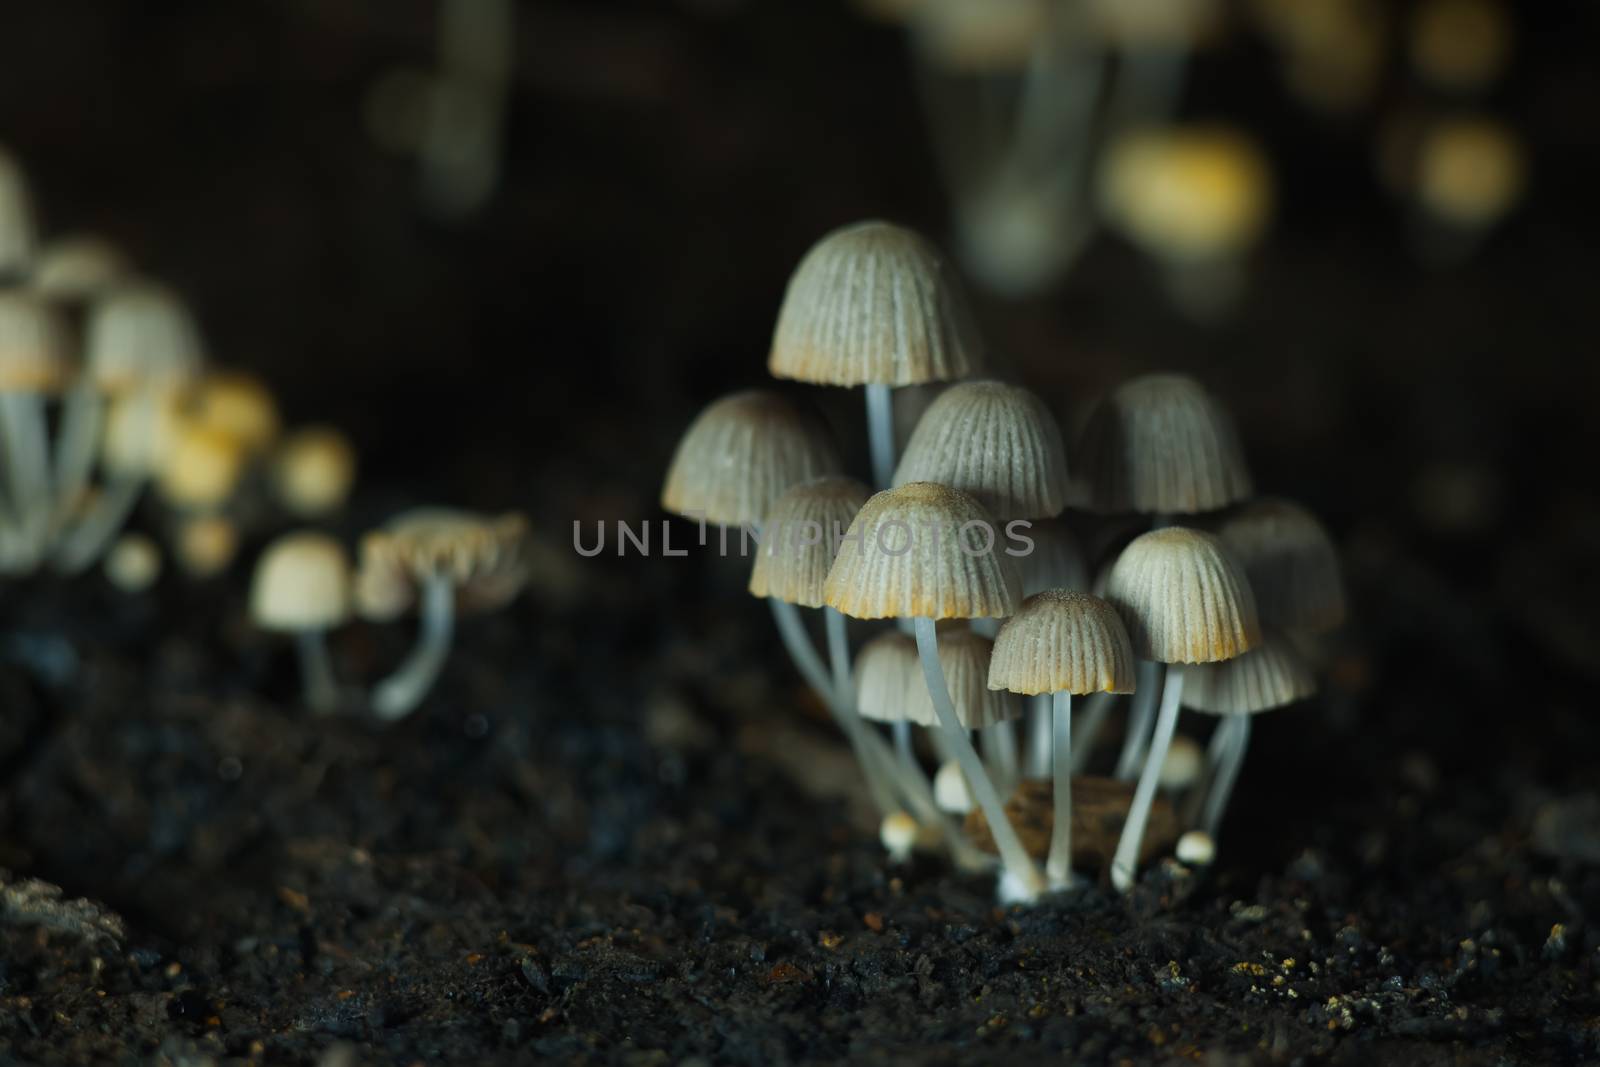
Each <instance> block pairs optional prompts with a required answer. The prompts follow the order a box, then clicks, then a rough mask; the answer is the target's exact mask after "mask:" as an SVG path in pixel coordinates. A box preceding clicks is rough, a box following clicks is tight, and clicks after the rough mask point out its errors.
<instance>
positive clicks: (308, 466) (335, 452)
mask: <svg viewBox="0 0 1600 1067" xmlns="http://www.w3.org/2000/svg"><path fill="white" fill-rule="evenodd" d="M355 480H356V450H355V448H354V446H352V445H351V444H350V441H349V440H348V439H347V438H346V437H345V435H344V434H342V433H340V432H339V431H338V430H336V429H334V428H333V427H332V426H305V427H302V428H300V429H298V430H295V431H294V432H292V433H290V434H289V435H288V436H287V437H286V438H284V439H283V441H282V442H280V443H279V445H278V449H277V453H276V455H275V457H274V459H273V463H272V485H273V489H274V490H275V492H276V494H277V498H278V503H280V504H282V505H283V507H284V510H286V511H288V512H289V514H291V515H294V516H297V517H299V518H302V519H309V518H321V517H323V516H326V515H331V514H332V513H333V512H335V511H338V510H339V509H340V508H342V507H344V502H345V500H346V499H347V498H348V497H349V496H350V487H351V486H352V485H354V484H355Z"/></svg>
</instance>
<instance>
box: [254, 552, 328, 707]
mask: <svg viewBox="0 0 1600 1067" xmlns="http://www.w3.org/2000/svg"><path fill="white" fill-rule="evenodd" d="M250 617H251V619H252V620H253V621H254V622H255V624H256V625H257V626H259V627H261V628H262V629H263V630H271V631H276V632H280V633H291V634H293V635H294V637H295V648H296V651H297V652H298V654H299V658H300V677H301V680H302V682H303V684H304V687H305V700H306V705H307V706H308V707H310V708H311V709H312V710H313V711H315V712H318V713H320V714H327V713H329V712H332V711H335V710H337V709H338V706H339V686H338V683H337V682H336V681H335V680H334V674H333V665H332V662H331V661H330V659H329V656H328V645H327V640H326V634H327V632H328V631H329V630H331V629H333V628H334V627H336V626H341V625H343V624H344V623H345V622H346V621H347V620H348V619H349V618H350V561H349V558H348V556H347V555H346V553H345V550H344V546H343V545H341V544H339V542H337V541H335V540H334V539H333V538H331V537H329V536H327V535H326V534H320V533H315V532H311V531H303V532H298V533H290V534H285V535H284V536H282V537H280V538H278V539H277V540H276V541H274V542H272V543H271V544H270V545H268V546H267V548H266V550H265V551H264V552H263V553H262V554H261V558H260V559H259V560H258V561H257V562H256V572H255V577H254V579H253V581H252V583H251V587H250Z"/></svg>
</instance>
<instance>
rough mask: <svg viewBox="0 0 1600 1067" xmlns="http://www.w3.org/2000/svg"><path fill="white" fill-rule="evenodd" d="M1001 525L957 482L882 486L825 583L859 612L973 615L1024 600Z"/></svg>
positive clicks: (837, 603)
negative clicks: (957, 486)
mask: <svg viewBox="0 0 1600 1067" xmlns="http://www.w3.org/2000/svg"><path fill="white" fill-rule="evenodd" d="M1004 537H1005V532H1004V530H1002V529H1000V528H999V525H998V523H997V522H996V520H995V519H994V517H993V516H991V515H990V514H989V513H988V512H987V511H985V510H984V508H983V505H982V504H979V503H978V502H977V501H976V500H974V499H973V498H972V497H971V496H969V495H967V494H966V493H963V492H961V491H960V490H959V489H951V488H949V487H948V486H943V485H935V484H933V483H931V482H912V483H911V484H910V485H903V486H900V487H899V488H896V489H889V490H885V491H884V492H881V493H878V494H877V495H876V496H874V497H873V498H872V499H871V500H868V501H867V503H866V506H864V507H863V508H862V509H861V512H860V514H858V515H857V516H856V520H855V522H853V523H851V524H850V532H849V533H848V534H846V535H845V538H844V540H843V541H842V542H841V543H840V546H839V553H838V555H837V556H836V557H835V559H834V561H833V569H832V570H830V571H829V572H828V581H827V584H826V586H825V587H824V589H823V595H824V600H825V601H826V602H827V604H828V605H829V606H830V607H833V608H836V609H838V610H839V611H841V612H843V613H844V614H846V615H850V616H852V617H854V618H857V619H885V618H918V617H921V618H930V619H976V618H989V617H1000V618H1003V617H1005V616H1007V615H1010V614H1011V613H1012V612H1014V611H1015V610H1016V608H1017V605H1018V604H1019V603H1020V602H1021V600H1022V595H1021V581H1020V579H1019V578H1018V576H1017V571H1016V566H1015V565H1014V564H1013V562H1012V560H1011V558H1010V557H1008V556H1007V555H1006V554H1005V549H1004V543H1005V542H1004Z"/></svg>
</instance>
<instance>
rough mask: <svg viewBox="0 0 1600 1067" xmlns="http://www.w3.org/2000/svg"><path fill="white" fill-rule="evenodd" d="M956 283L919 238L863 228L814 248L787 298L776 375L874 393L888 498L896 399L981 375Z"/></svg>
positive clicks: (870, 418)
mask: <svg viewBox="0 0 1600 1067" xmlns="http://www.w3.org/2000/svg"><path fill="white" fill-rule="evenodd" d="M953 273H954V272H953V271H952V270H951V269H950V266H949V264H948V263H947V262H946V261H945V258H944V257H943V256H942V255H941V254H940V253H939V251H938V250H937V249H936V248H934V247H933V245H932V244H930V243H929V242H928V241H927V239H926V238H924V237H922V236H921V235H920V234H918V233H916V232H915V231H914V230H909V229H907V228H905V227H903V226H896V225H894V224H893V223H889V222H877V221H871V222H858V223H855V224H853V225H850V226H845V227H843V228H841V229H837V230H834V231H833V232H832V233H830V234H828V235H827V236H825V237H823V238H822V239H821V240H820V241H818V242H817V243H816V244H815V245H813V246H812V248H811V250H810V251H809V252H807V253H806V254H805V257H804V258H803V259H801V261H800V265H799V266H797V267H796V268H795V271H794V274H793V275H792V276H791V277H790V279H789V286H788V289H787V290H785V292H784V295H783V307H782V308H781V309H780V310H779V312H778V324H777V327H776V329H775V330H774V331H773V335H772V352H771V355H770V356H769V357H768V359H767V369H768V371H770V372H771V373H772V375H773V377H776V378H789V379H793V380H796V381H802V382H811V383H813V384H816V385H842V386H855V385H864V386H866V398H867V431H868V438H869V440H870V443H871V452H872V477H873V483H874V485H875V486H876V487H877V488H879V489H887V488H888V487H889V482H890V479H891V478H892V477H893V475H894V466H895V464H894V441H895V436H894V402H893V396H892V394H891V389H893V388H895V387H898V386H905V385H917V384H921V383H924V382H937V381H948V380H951V379H954V378H965V377H967V376H968V375H970V374H973V373H976V372H977V371H979V370H980V369H982V366H983V351H982V348H981V346H980V344H979V341H978V338H977V331H976V328H975V327H974V325H973V322H972V315H971V312H970V311H969V310H968V308H967V305H966V302H965V299H964V298H963V296H962V295H961V293H960V292H959V290H958V289H957V287H956V283H955V279H954V277H953Z"/></svg>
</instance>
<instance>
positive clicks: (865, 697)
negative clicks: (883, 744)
mask: <svg viewBox="0 0 1600 1067" xmlns="http://www.w3.org/2000/svg"><path fill="white" fill-rule="evenodd" d="M913 692H918V693H923V694H926V692H927V684H926V683H925V682H924V681H923V679H922V667H921V663H920V661H919V660H918V658H917V641H916V638H914V637H912V636H911V635H910V634H905V633H901V632H900V631H899V630H889V631H887V632H885V633H881V634H879V635H878V636H877V637H874V638H873V639H872V640H871V641H868V642H867V643H866V644H865V645H863V646H862V647H861V651H860V653H858V654H857V656H856V709H857V710H858V711H860V712H861V717H862V718H864V719H871V720H872V721H874V722H913V723H916V724H917V725H918V726H934V725H937V724H936V722H935V720H934V718H933V705H932V704H930V703H928V702H927V701H926V700H923V701H921V702H913V701H912V693H913ZM914 715H922V716H926V717H925V718H913V716H914Z"/></svg>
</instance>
